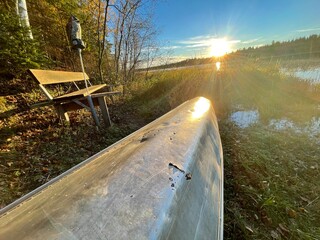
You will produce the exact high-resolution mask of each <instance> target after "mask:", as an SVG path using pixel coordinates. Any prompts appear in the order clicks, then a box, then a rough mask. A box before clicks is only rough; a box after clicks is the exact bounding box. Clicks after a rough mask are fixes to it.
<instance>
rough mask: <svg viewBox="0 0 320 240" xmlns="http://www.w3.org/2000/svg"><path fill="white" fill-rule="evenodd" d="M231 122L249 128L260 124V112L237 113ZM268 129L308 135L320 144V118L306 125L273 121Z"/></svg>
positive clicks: (286, 121)
mask: <svg viewBox="0 0 320 240" xmlns="http://www.w3.org/2000/svg"><path fill="white" fill-rule="evenodd" d="M230 120H231V121H232V122H233V123H235V124H236V125H237V126H238V127H240V128H243V129H244V128H248V127H250V126H252V125H253V124H258V123H259V124H260V121H259V112H258V110H248V111H236V112H233V113H232V114H231V116H230ZM267 127H268V128H269V129H270V130H275V131H287V130H290V131H292V132H294V133H296V134H307V135H308V136H309V137H310V138H313V139H315V140H317V141H319V142H320V117H312V118H311V120H310V121H308V122H306V123H304V124H301V125H299V124H296V123H294V122H293V121H291V120H289V119H287V118H282V119H271V120H270V121H269V124H268V125H267Z"/></svg>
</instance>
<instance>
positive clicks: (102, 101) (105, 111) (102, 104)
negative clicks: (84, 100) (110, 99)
mask: <svg viewBox="0 0 320 240" xmlns="http://www.w3.org/2000/svg"><path fill="white" fill-rule="evenodd" d="M98 102H99V107H100V110H101V113H102V117H103V120H104V123H105V124H106V126H107V127H110V126H112V123H111V119H110V114H109V109H108V105H107V102H106V97H104V96H102V97H98Z"/></svg>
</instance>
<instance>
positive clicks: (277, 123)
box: [269, 119, 296, 130]
mask: <svg viewBox="0 0 320 240" xmlns="http://www.w3.org/2000/svg"><path fill="white" fill-rule="evenodd" d="M269 127H271V128H273V129H275V130H287V129H295V128H296V127H295V126H294V123H293V122H292V121H290V120H288V119H280V120H277V119H271V120H270V123H269Z"/></svg>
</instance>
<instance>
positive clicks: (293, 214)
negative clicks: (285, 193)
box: [288, 208, 297, 218]
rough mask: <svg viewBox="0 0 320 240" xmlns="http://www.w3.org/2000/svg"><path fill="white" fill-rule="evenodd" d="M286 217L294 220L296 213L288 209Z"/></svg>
mask: <svg viewBox="0 0 320 240" xmlns="http://www.w3.org/2000/svg"><path fill="white" fill-rule="evenodd" d="M288 215H289V217H291V218H296V217H297V212H296V211H295V210H293V209H291V208H290V209H288Z"/></svg>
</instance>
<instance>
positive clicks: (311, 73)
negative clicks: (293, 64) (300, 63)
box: [281, 68, 320, 84]
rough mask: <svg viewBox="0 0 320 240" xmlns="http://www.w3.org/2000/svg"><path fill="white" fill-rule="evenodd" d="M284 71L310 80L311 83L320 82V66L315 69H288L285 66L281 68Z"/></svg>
mask: <svg viewBox="0 0 320 240" xmlns="http://www.w3.org/2000/svg"><path fill="white" fill-rule="evenodd" d="M281 72H282V73H284V74H286V75H290V76H294V77H297V78H300V79H302V80H305V81H307V82H309V83H310V84H320V68H314V69H308V70H303V69H299V68H298V69H294V70H292V69H287V68H284V69H282V70H281Z"/></svg>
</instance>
